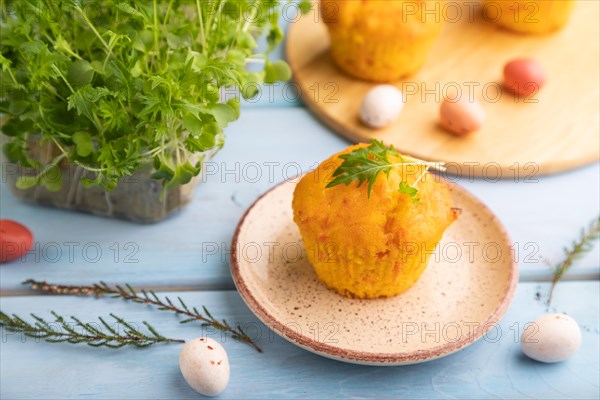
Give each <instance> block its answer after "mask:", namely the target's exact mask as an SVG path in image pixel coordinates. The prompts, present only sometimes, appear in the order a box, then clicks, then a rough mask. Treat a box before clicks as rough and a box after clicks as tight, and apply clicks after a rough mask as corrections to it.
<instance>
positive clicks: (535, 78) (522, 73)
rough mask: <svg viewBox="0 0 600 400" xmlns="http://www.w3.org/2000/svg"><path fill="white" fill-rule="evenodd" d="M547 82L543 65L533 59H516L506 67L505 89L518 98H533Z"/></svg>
mask: <svg viewBox="0 0 600 400" xmlns="http://www.w3.org/2000/svg"><path fill="white" fill-rule="evenodd" d="M545 82H546V72H544V68H543V67H542V65H541V64H540V63H539V62H537V61H535V60H531V59H516V60H512V61H510V62H508V63H507V64H506V65H505V66H504V87H506V89H508V90H509V91H511V92H513V93H515V94H516V95H518V96H531V95H533V94H534V93H536V92H537V91H538V90H539V89H540V88H541V87H542V86H544V83H545Z"/></svg>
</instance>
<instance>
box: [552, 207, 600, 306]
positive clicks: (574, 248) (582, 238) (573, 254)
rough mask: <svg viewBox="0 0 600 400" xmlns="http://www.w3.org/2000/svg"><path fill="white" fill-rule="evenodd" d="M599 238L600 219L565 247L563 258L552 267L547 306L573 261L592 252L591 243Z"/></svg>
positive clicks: (594, 221)
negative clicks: (552, 273) (552, 274)
mask: <svg viewBox="0 0 600 400" xmlns="http://www.w3.org/2000/svg"><path fill="white" fill-rule="evenodd" d="M598 237H600V217H598V218H596V219H595V220H593V221H592V222H591V223H590V225H589V226H588V228H587V229H582V230H581V233H580V235H579V239H577V240H576V241H574V242H573V243H572V244H571V246H570V247H565V248H564V252H565V258H564V259H563V261H561V262H560V263H559V264H558V265H556V266H555V267H554V277H553V278H552V286H551V287H550V294H549V295H548V305H550V303H551V301H552V294H553V293H554V288H555V287H556V284H557V283H558V282H559V281H560V280H561V279H562V277H563V275H564V274H565V273H566V272H567V271H568V270H569V269H570V268H571V266H572V265H573V263H574V262H575V260H577V259H578V258H581V256H583V254H584V253H586V252H588V251H590V250H592V248H593V246H594V244H593V241H594V240H596V239H598Z"/></svg>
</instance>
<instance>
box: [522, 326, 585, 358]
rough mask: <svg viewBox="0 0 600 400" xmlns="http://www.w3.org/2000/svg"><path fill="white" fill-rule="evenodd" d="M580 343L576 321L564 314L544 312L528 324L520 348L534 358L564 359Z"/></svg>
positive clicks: (579, 333)
mask: <svg viewBox="0 0 600 400" xmlns="http://www.w3.org/2000/svg"><path fill="white" fill-rule="evenodd" d="M580 345H581V330H580V329H579V325H578V324H577V321H575V320H574V319H573V318H571V317H569V316H568V315H564V314H546V315H543V316H541V317H539V318H538V319H536V320H535V321H534V322H533V323H531V324H529V325H528V326H527V327H526V328H525V330H524V331H523V336H521V350H523V353H525V355H527V356H528V357H530V358H533V359H534V360H537V361H541V362H545V363H553V362H559V361H564V360H566V359H567V358H569V357H571V356H572V355H573V354H575V353H576V352H577V350H578V349H579V346H580Z"/></svg>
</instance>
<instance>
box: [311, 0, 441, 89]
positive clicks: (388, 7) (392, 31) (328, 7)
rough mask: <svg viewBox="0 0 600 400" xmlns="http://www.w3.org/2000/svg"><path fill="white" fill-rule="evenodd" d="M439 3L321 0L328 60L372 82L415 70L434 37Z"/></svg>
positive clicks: (436, 0) (426, 0) (432, 0)
mask: <svg viewBox="0 0 600 400" xmlns="http://www.w3.org/2000/svg"><path fill="white" fill-rule="evenodd" d="M441 3H442V1H440V0H421V1H418V0H394V1H386V0H369V1H356V0H322V1H321V8H322V10H323V12H322V15H323V20H324V22H325V24H326V25H327V28H328V30H329V35H330V38H331V57H332V59H333V61H334V62H335V64H337V65H338V66H339V67H340V68H341V69H342V70H343V71H345V72H346V73H348V74H349V75H352V76H354V77H357V78H360V79H364V80H368V81H374V82H393V81H396V80H398V79H400V78H402V77H404V76H406V75H411V74H413V73H415V72H417V71H418V70H419V68H420V67H421V66H422V65H423V63H424V62H425V59H426V58H427V54H428V53H429V50H430V49H431V47H432V46H433V44H434V42H435V40H436V39H437V37H438V36H439V33H440V30H441V26H442V23H443V16H442V12H441V10H442V7H441V5H442V4H441ZM426 10H428V11H429V12H425V11H426ZM436 10H438V11H436Z"/></svg>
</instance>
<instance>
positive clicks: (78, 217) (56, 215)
mask: <svg viewBox="0 0 600 400" xmlns="http://www.w3.org/2000/svg"><path fill="white" fill-rule="evenodd" d="M245 111H246V112H244V113H242V114H243V116H242V119H241V120H240V121H239V122H238V123H236V124H234V125H232V126H231V129H229V130H228V141H227V144H226V145H225V148H224V149H223V151H222V152H221V153H219V154H218V155H217V157H216V158H215V159H214V160H213V161H212V162H210V163H209V164H208V165H206V167H205V171H206V172H205V173H206V177H205V178H204V180H205V182H203V183H201V184H200V185H199V186H198V188H197V190H196V192H195V198H194V201H193V202H192V203H191V204H190V205H189V206H188V207H187V208H185V209H184V210H182V211H181V212H179V213H178V214H176V215H174V216H172V217H171V218H169V219H167V220H165V221H163V222H161V223H160V224H155V225H137V224H132V223H129V222H122V221H118V220H111V219H104V218H99V217H94V216H89V215H85V214H79V213H72V212H67V211H61V210H56V209H50V208H41V207H34V206H31V205H27V204H23V203H20V202H18V201H17V200H16V199H15V198H14V197H13V196H12V195H11V194H10V192H9V190H8V189H7V187H6V185H5V184H4V183H3V184H2V186H0V192H1V193H0V202H1V207H0V217H1V218H12V219H15V220H18V221H21V222H23V223H24V224H26V225H27V226H29V227H30V228H31V230H32V231H33V233H34V235H35V238H36V240H37V241H38V243H39V244H38V245H37V248H34V249H33V250H32V251H31V252H30V253H29V254H28V255H26V257H24V259H23V260H22V261H21V260H18V261H16V262H13V263H10V264H6V265H2V266H1V268H0V287H1V288H2V290H7V289H18V288H19V287H20V282H21V281H23V279H26V278H27V277H31V276H34V277H38V278H42V279H48V280H52V281H61V282H72V283H76V282H81V281H87V282H90V281H96V280H100V279H102V280H106V281H111V282H114V281H120V282H123V281H128V282H130V283H132V284H135V285H146V286H154V285H157V284H160V285H171V286H173V285H175V286H188V285H195V286H196V287H198V286H206V285H217V286H222V285H228V286H229V287H230V288H231V287H233V284H232V281H231V278H230V274H229V266H228V252H229V251H230V250H231V249H230V242H231V237H232V235H233V231H234V229H235V226H236V224H237V222H238V220H239V218H240V217H241V215H242V214H243V212H244V211H245V209H246V208H247V207H248V206H249V205H250V204H251V203H252V202H253V201H254V200H255V199H256V198H257V197H258V196H259V195H260V194H261V193H262V192H264V191H266V190H268V189H269V188H270V187H271V186H273V185H274V184H276V183H277V182H280V181H282V180H284V179H286V178H292V177H294V176H296V175H298V174H300V173H302V171H306V170H308V169H309V168H314V167H315V166H316V164H317V163H318V162H319V161H321V160H322V159H324V158H325V157H327V156H329V155H330V154H331V153H332V152H335V151H338V150H341V149H342V148H344V147H346V146H347V145H348V143H347V142H345V141H344V140H342V139H340V138H338V137H337V136H334V135H331V134H330V133H329V132H328V131H327V130H326V128H324V127H322V126H321V125H320V124H319V123H318V122H317V121H316V120H315V119H313V118H312V117H311V116H310V115H308V114H307V113H306V111H304V110H303V109H298V108H296V109H282V110H278V111H276V112H274V111H273V110H267V109H256V110H245ZM315 143H318V145H315ZM4 178H5V177H3V179H2V180H3V181H5V179H4ZM116 248H118V249H119V251H118V252H117V251H116ZM98 254H100V255H98Z"/></svg>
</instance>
